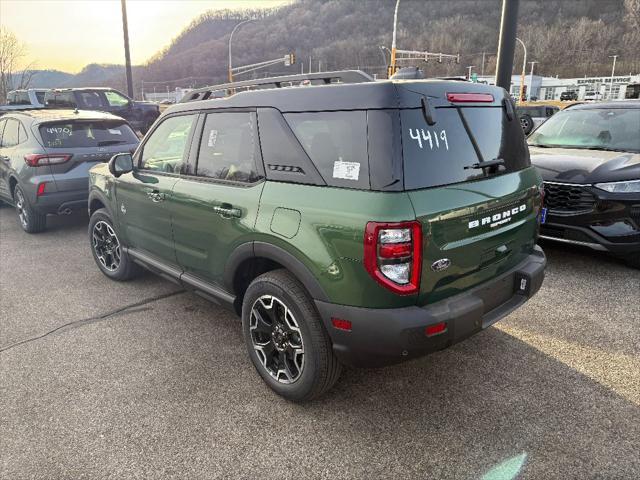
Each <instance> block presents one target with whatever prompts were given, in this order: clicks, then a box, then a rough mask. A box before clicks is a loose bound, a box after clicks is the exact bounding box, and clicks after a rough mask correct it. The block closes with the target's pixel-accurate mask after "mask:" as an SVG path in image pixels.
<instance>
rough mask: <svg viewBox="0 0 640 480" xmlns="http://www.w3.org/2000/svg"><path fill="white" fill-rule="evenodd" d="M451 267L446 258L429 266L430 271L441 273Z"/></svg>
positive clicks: (449, 261)
mask: <svg viewBox="0 0 640 480" xmlns="http://www.w3.org/2000/svg"><path fill="white" fill-rule="evenodd" d="M450 266H451V260H449V259H448V258H441V259H440V260H436V261H435V262H433V263H432V264H431V270H433V271H434V272H442V271H443V270H446V269H447V268H449V267H450Z"/></svg>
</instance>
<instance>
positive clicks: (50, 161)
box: [24, 153, 71, 167]
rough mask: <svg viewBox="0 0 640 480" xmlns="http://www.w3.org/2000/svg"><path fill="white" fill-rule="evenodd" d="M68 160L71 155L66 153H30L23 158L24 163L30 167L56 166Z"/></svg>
mask: <svg viewBox="0 0 640 480" xmlns="http://www.w3.org/2000/svg"><path fill="white" fill-rule="evenodd" d="M70 158H71V155H68V154H66V153H56V154H51V155H42V154H39V153H30V154H28V155H25V156H24V161H25V163H26V164H27V165H29V166H30V167H42V166H44V165H58V164H60V163H64V162H66V161H68V160H69V159H70Z"/></svg>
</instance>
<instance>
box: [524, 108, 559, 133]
mask: <svg viewBox="0 0 640 480" xmlns="http://www.w3.org/2000/svg"><path fill="white" fill-rule="evenodd" d="M559 110H560V109H559V108H558V107H554V106H552V105H527V106H519V107H516V113H517V114H518V118H519V119H520V125H522V131H523V132H524V134H525V135H529V134H530V133H531V132H532V131H533V130H534V129H536V128H538V127H539V126H540V125H542V124H543V123H544V122H545V121H546V120H547V119H548V118H549V117H551V116H552V115H553V114H554V113H556V112H558V111H559Z"/></svg>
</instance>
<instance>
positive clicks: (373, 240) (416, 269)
mask: <svg viewBox="0 0 640 480" xmlns="http://www.w3.org/2000/svg"><path fill="white" fill-rule="evenodd" d="M364 266H365V268H366V269H367V272H369V275H371V276H372V277H373V278H374V279H375V280H376V281H377V282H378V283H380V284H381V285H382V286H384V287H385V288H387V289H389V290H391V291H392V292H395V293H398V294H400V295H410V294H412V293H416V292H417V291H418V290H419V289H420V270H421V267H422V226H421V225H420V222H416V221H413V222H399V223H379V222H369V223H367V227H366V229H365V233H364Z"/></svg>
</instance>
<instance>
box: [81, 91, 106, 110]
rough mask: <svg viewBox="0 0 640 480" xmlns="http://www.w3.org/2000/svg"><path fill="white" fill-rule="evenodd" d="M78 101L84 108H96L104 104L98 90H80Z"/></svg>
mask: <svg viewBox="0 0 640 480" xmlns="http://www.w3.org/2000/svg"><path fill="white" fill-rule="evenodd" d="M77 95H78V101H79V102H80V106H81V107H83V108H88V109H94V108H100V107H102V106H103V104H102V99H101V98H100V94H99V93H98V92H78V93H77Z"/></svg>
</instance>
